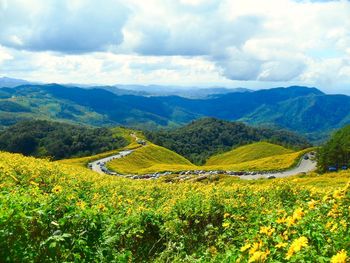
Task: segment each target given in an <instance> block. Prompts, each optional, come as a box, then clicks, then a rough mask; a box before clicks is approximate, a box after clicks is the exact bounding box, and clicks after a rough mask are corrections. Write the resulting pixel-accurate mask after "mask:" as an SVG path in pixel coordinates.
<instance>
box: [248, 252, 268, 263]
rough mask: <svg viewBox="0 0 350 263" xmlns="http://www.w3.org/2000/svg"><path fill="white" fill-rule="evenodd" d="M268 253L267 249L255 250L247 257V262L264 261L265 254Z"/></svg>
mask: <svg viewBox="0 0 350 263" xmlns="http://www.w3.org/2000/svg"><path fill="white" fill-rule="evenodd" d="M269 254H270V251H269V250H266V251H265V252H264V251H256V252H254V253H253V255H252V256H251V257H250V258H249V261H248V263H251V262H264V261H265V260H266V259H267V256H268V255H269Z"/></svg>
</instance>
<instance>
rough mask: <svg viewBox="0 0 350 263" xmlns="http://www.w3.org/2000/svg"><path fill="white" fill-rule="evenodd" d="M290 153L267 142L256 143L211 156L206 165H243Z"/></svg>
mask: <svg viewBox="0 0 350 263" xmlns="http://www.w3.org/2000/svg"><path fill="white" fill-rule="evenodd" d="M292 152H293V151H292V150H290V149H286V148H284V147H283V146H280V145H276V144H272V143H267V142H257V143H252V144H248V145H245V146H241V147H238V148H235V149H233V150H231V151H228V152H225V153H222V154H218V155H215V156H212V157H210V158H209V159H208V160H207V162H206V165H221V164H236V163H243V162H248V161H254V160H257V159H261V158H265V157H270V156H275V155H282V154H289V153H292Z"/></svg>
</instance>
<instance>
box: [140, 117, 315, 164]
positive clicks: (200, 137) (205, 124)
mask: <svg viewBox="0 0 350 263" xmlns="http://www.w3.org/2000/svg"><path fill="white" fill-rule="evenodd" d="M146 136H147V138H148V139H149V140H150V141H152V142H154V143H155V144H158V145H161V146H164V147H166V148H168V149H170V150H173V151H175V152H177V153H178V154H180V155H182V156H185V157H186V158H187V159H189V160H190V161H192V162H194V163H196V164H203V163H204V162H205V161H206V160H207V159H208V157H209V156H212V155H213V154H216V153H219V152H225V151H228V150H231V149H232V147H237V146H240V145H245V144H248V143H252V142H258V141H269V142H271V143H275V144H280V145H283V146H286V147H290V148H295V149H301V148H306V147H308V146H310V144H309V143H308V141H307V140H306V139H305V138H303V137H301V136H298V135H296V134H294V133H291V132H287V131H283V130H279V131H278V130H272V129H267V128H254V127H249V126H247V125H245V124H243V123H238V122H228V121H223V120H218V119H215V118H203V119H200V120H196V121H193V122H191V123H190V124H188V125H186V126H184V127H181V128H178V129H174V130H168V131H156V132H146Z"/></svg>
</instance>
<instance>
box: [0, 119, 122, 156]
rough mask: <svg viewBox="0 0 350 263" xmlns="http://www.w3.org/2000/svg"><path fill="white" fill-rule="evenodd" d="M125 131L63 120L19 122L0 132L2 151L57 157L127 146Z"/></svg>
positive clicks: (93, 152) (90, 153)
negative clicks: (69, 122)
mask: <svg viewBox="0 0 350 263" xmlns="http://www.w3.org/2000/svg"><path fill="white" fill-rule="evenodd" d="M127 144H128V141H127V139H125V136H123V134H118V133H116V132H113V130H111V129H107V128H91V127H87V126H77V125H71V124H66V123H60V122H51V121H42V120H31V121H29V120H28V121H23V122H19V123H17V124H15V125H13V126H10V127H8V128H7V129H5V130H4V131H1V132H0V150H2V151H8V152H16V153H22V154H24V155H31V156H35V157H51V158H53V159H55V160H59V159H64V158H70V157H81V156H90V155H95V154H98V153H101V152H106V151H110V150H113V149H118V148H121V147H124V146H126V145H127Z"/></svg>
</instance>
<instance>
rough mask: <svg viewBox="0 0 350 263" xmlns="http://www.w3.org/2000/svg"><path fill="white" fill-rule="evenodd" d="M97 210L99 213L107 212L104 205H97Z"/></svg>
mask: <svg viewBox="0 0 350 263" xmlns="http://www.w3.org/2000/svg"><path fill="white" fill-rule="evenodd" d="M97 208H98V209H99V210H100V211H106V210H107V207H106V206H105V205H104V204H99V205H97Z"/></svg>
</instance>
